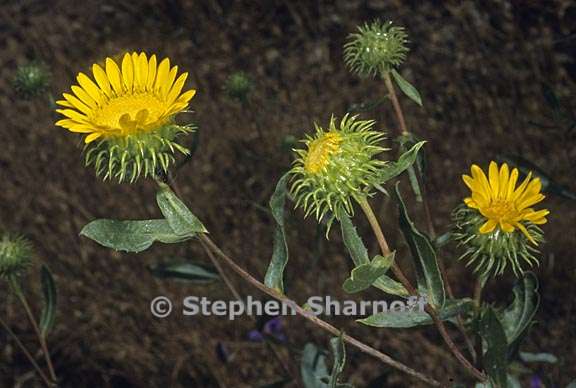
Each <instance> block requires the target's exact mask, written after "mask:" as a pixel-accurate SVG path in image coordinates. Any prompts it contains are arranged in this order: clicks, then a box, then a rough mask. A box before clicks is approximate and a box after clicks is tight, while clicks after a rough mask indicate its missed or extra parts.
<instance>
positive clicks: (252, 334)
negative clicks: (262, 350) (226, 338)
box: [248, 330, 264, 342]
mask: <svg viewBox="0 0 576 388" xmlns="http://www.w3.org/2000/svg"><path fill="white" fill-rule="evenodd" d="M248 339H249V340H250V341H253V342H262V341H264V336H263V335H262V333H260V332H259V331H258V330H250V331H249V332H248Z"/></svg>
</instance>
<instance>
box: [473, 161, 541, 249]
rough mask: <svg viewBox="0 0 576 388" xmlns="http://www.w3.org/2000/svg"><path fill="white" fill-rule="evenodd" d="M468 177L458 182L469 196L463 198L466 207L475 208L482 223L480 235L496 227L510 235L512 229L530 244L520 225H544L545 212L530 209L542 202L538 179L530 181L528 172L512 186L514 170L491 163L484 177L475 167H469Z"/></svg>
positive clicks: (516, 170) (480, 170) (479, 169)
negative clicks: (483, 220) (467, 190)
mask: <svg viewBox="0 0 576 388" xmlns="http://www.w3.org/2000/svg"><path fill="white" fill-rule="evenodd" d="M471 173H472V176H469V175H463V176H462V179H463V180H464V183H466V186H468V187H469V188H470V190H471V191H472V194H471V196H470V197H468V198H465V199H464V202H465V203H466V205H468V207H470V208H473V209H477V210H478V211H479V212H480V213H481V214H482V216H484V217H485V218H486V222H485V223H484V224H483V225H482V226H481V227H480V233H491V232H492V231H494V229H495V228H496V227H498V228H500V230H502V231H503V232H507V233H511V232H513V231H514V230H515V229H516V228H517V229H519V230H520V231H522V233H524V235H525V236H526V237H527V238H528V240H530V241H531V242H532V243H535V241H534V239H533V238H532V236H531V235H530V233H529V232H528V230H527V229H526V227H525V226H524V225H523V224H522V222H530V223H532V224H537V225H541V224H545V223H546V216H547V215H548V214H549V213H550V212H549V211H548V210H546V209H543V210H538V211H537V210H534V209H533V208H532V206H534V205H535V204H537V203H538V202H540V201H542V200H543V199H544V195H543V194H542V193H541V192H540V190H541V189H542V184H541V182H540V179H539V178H532V173H529V174H528V176H527V177H526V178H525V179H524V181H523V182H522V183H521V184H520V185H519V186H518V187H516V183H517V181H518V169H516V168H515V169H513V170H512V171H510V169H509V168H508V165H507V164H506V163H504V164H503V165H502V166H501V167H500V168H498V165H497V164H496V162H491V163H490V167H489V169H488V177H487V176H486V174H484V171H482V169H481V168H480V167H478V166H477V165H475V164H474V165H472V168H471Z"/></svg>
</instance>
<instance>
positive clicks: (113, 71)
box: [106, 58, 124, 95]
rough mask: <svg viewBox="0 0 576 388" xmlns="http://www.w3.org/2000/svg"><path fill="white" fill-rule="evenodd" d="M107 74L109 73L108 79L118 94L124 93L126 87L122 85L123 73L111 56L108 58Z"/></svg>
mask: <svg viewBox="0 0 576 388" xmlns="http://www.w3.org/2000/svg"><path fill="white" fill-rule="evenodd" d="M106 75H108V80H109V81H110V85H112V89H114V91H115V92H116V95H121V94H122V93H124V88H123V87H122V73H120V68H119V67H118V65H117V64H116V62H114V61H113V60H112V59H111V58H106Z"/></svg>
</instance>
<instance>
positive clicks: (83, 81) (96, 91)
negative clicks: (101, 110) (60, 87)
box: [76, 73, 102, 105]
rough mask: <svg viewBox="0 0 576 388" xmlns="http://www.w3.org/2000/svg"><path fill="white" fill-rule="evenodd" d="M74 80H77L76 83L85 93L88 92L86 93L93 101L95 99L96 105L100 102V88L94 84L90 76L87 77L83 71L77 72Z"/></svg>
mask: <svg viewBox="0 0 576 388" xmlns="http://www.w3.org/2000/svg"><path fill="white" fill-rule="evenodd" d="M76 80H77V81H78V84H79V85H80V86H81V87H82V89H84V90H85V91H86V93H88V95H89V96H90V97H92V99H93V100H94V101H96V103H97V104H98V105H101V104H102V91H101V90H100V88H99V87H98V85H96V84H95V83H94V82H93V81H92V80H91V79H90V78H88V76H87V75H86V74H84V73H78V76H77V77H76Z"/></svg>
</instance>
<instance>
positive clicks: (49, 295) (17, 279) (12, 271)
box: [0, 230, 57, 387]
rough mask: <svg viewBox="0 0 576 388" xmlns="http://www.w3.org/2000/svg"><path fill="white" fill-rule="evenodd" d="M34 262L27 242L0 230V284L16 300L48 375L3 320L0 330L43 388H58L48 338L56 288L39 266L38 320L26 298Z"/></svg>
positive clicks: (30, 245) (0, 323)
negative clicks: (41, 303)
mask: <svg viewBox="0 0 576 388" xmlns="http://www.w3.org/2000/svg"><path fill="white" fill-rule="evenodd" d="M34 258H35V253H34V249H33V247H32V243H31V242H30V241H28V240H27V239H26V238H24V237H23V236H20V235H18V234H14V233H10V232H6V231H2V230H0V281H3V282H6V283H7V284H8V288H9V290H10V292H11V294H13V295H14V296H15V297H16V299H17V300H18V302H19V306H20V307H21V308H22V310H23V313H24V314H25V315H26V317H27V319H28V321H29V323H30V325H31V326H32V329H33V331H34V334H35V335H36V337H37V339H38V342H39V345H40V349H41V352H42V355H43V357H44V362H45V364H46V368H47V369H48V373H46V372H45V371H44V369H43V368H42V367H41V366H40V365H39V364H38V362H37V361H36V359H35V357H34V356H33V355H32V353H31V352H30V351H29V350H28V349H27V348H26V346H25V345H24V344H23V343H22V341H20V339H19V337H18V336H17V335H16V333H14V331H12V329H11V328H10V326H9V325H8V323H7V322H5V321H4V319H2V318H0V326H2V328H3V329H4V330H5V331H6V333H7V334H8V336H10V337H11V338H12V339H13V340H14V342H15V343H16V345H17V346H18V347H19V348H20V350H21V351H22V353H23V354H24V355H25V356H26V358H27V359H28V361H30V363H31V364H32V366H33V367H34V369H35V371H36V372H37V373H38V375H39V376H40V378H41V379H42V381H43V382H44V383H45V384H46V386H48V387H53V386H56V385H57V377H56V372H55V369H54V366H53V364H52V360H51V358H50V353H49V351H48V344H47V336H48V333H49V332H50V330H51V329H52V327H53V326H54V322H55V317H56V287H55V283H54V279H53V277H52V274H51V272H50V270H48V268H47V267H46V266H42V267H41V279H42V292H43V297H44V307H43V309H42V313H41V316H40V319H37V318H36V317H35V316H34V313H33V311H32V308H31V306H30V303H29V302H28V297H27V295H26V294H27V293H28V291H29V290H28V288H29V284H30V283H31V281H30V280H29V279H28V278H27V275H28V272H30V271H31V267H32V263H33V261H34Z"/></svg>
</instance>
